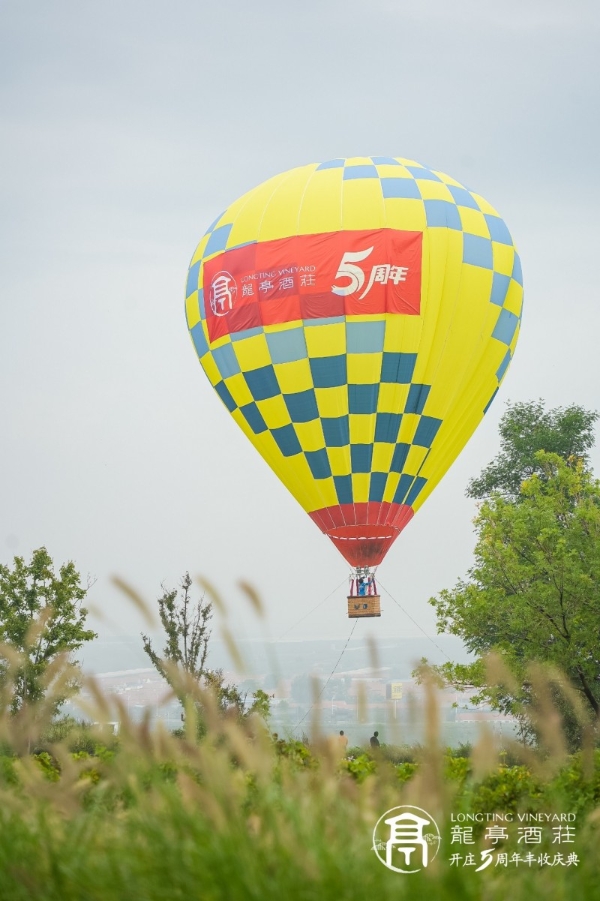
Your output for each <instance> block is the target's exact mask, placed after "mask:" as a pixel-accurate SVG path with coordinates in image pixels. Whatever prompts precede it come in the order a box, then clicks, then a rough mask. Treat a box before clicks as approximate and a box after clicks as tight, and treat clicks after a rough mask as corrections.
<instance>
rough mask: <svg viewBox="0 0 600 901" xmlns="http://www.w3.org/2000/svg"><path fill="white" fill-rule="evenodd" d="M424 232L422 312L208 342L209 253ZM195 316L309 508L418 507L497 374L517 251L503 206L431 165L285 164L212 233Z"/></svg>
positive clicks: (193, 271) (256, 434) (515, 319)
mask: <svg viewBox="0 0 600 901" xmlns="http://www.w3.org/2000/svg"><path fill="white" fill-rule="evenodd" d="M378 228H392V229H397V230H399V231H411V232H419V231H420V232H422V234H423V261H422V271H423V275H422V297H421V312H420V315H415V316H404V315H398V314H377V315H371V316H342V317H335V318H331V319H317V320H315V319H313V320H305V321H301V320H300V321H295V322H290V323H284V324H279V325H265V326H261V327H258V328H253V329H251V330H248V331H245V332H244V331H242V332H237V333H235V334H232V335H227V336H224V337H222V338H219V339H217V340H216V341H214V342H213V343H212V344H210V343H209V337H208V330H207V326H206V311H205V306H204V296H203V265H204V263H205V262H206V261H208V260H210V259H213V258H214V257H215V256H217V255H218V254H220V253H223V252H224V251H226V250H230V249H232V248H236V247H240V246H242V245H244V244H248V243H251V242H261V241H272V240H274V239H278V238H284V237H293V236H294V235H306V234H322V233H328V232H333V231H340V230H342V231H344V230H346V231H352V230H363V229H378ZM186 294H187V296H186V311H187V320H188V326H189V329H190V332H191V336H192V340H193V342H194V346H195V348H196V352H197V354H198V357H199V359H200V362H201V364H202V366H203V368H204V370H205V372H206V374H207V376H208V378H209V380H210V382H211V384H212V385H213V387H214V388H215V390H216V392H217V394H218V395H219V397H220V398H221V400H222V401H223V403H224V404H225V406H226V407H227V409H228V410H229V411H230V413H231V414H232V416H233V417H234V419H235V420H236V422H237V423H238V424H239V425H240V427H241V428H242V429H243V431H244V432H245V433H246V434H247V436H248V437H249V439H250V440H251V441H252V443H253V444H254V445H255V446H256V448H257V449H258V451H259V452H260V453H261V455H262V456H263V457H264V458H265V459H266V460H267V462H268V463H269V464H270V465H271V466H272V468H273V469H274V470H275V472H276V473H277V474H278V476H279V477H280V478H281V480H282V481H283V482H284V484H286V486H287V487H288V488H289V489H290V491H291V492H292V494H294V496H295V497H296V498H297V499H298V501H299V502H300V503H301V504H302V506H303V507H304V509H305V510H307V511H308V512H312V511H315V510H319V509H322V508H326V507H332V506H335V505H344V504H353V503H354V504H356V503H365V502H388V503H395V504H407V505H409V506H411V507H412V508H413V510H416V509H418V508H419V507H420V505H421V504H422V503H423V501H424V500H425V499H426V497H427V496H428V495H429V493H430V492H431V490H432V489H433V488H434V487H435V485H436V484H437V482H439V480H440V479H441V477H442V476H443V474H444V473H445V472H446V470H447V469H448V468H449V466H450V465H451V463H452V462H453V460H454V459H455V458H456V456H457V455H458V453H459V452H460V450H461V449H462V447H463V446H464V444H465V443H466V441H467V440H468V438H469V437H470V435H471V434H472V432H473V431H474V429H475V428H476V426H477V424H478V422H479V421H480V420H481V418H482V416H483V415H484V413H485V411H486V410H487V409H488V407H489V405H490V403H491V402H492V400H493V398H494V397H495V394H496V392H497V390H498V387H499V385H500V383H501V381H502V379H503V378H504V375H505V373H506V370H507V368H508V365H509V363H510V361H511V359H512V355H513V353H514V349H515V345H516V341H517V338H518V332H519V326H520V321H521V309H522V295H523V291H522V276H521V266H520V261H519V256H518V254H517V252H516V249H515V247H514V244H513V241H512V238H511V236H510V233H509V231H508V229H507V227H506V225H505V223H504V221H503V220H502V219H501V218H500V216H499V215H498V213H497V212H496V210H495V209H494V208H493V207H492V206H490V204H489V203H488V202H487V201H486V200H484V198H483V197H481V196H480V195H478V194H476V193H474V192H472V191H470V190H468V189H467V188H465V187H464V186H463V185H461V184H460V183H459V182H457V181H455V180H454V179H452V178H451V177H450V176H448V175H445V174H444V173H442V172H439V171H437V170H433V169H429V168H427V167H426V166H422V165H420V164H419V163H416V162H414V161H411V160H405V159H400V158H398V159H394V158H388V157H377V156H376V157H364V158H363V157H358V158H353V159H345V160H344V159H336V160H330V161H328V162H324V163H320V164H313V165H309V166H304V167H301V168H298V169H293V170H291V171H290V172H285V173H283V174H281V175H278V176H276V177H275V178H272V179H270V180H269V181H267V182H265V183H264V184H262V185H259V186H258V187H257V188H255V189H254V190H252V191H250V192H249V193H248V194H246V195H244V196H243V197H241V198H240V199H239V200H237V201H235V202H234V203H233V204H232V205H231V206H230V207H229V208H228V209H227V210H226V211H225V212H224V213H223V214H222V215H221V216H219V217H218V219H217V220H216V221H215V222H214V223H213V225H212V226H211V228H210V229H209V230H208V231H207V233H206V234H205V235H204V237H203V238H202V240H201V241H200V244H199V245H198V248H197V249H196V252H195V254H194V256H193V258H192V261H191V265H190V269H189V274H188V282H187V292H186Z"/></svg>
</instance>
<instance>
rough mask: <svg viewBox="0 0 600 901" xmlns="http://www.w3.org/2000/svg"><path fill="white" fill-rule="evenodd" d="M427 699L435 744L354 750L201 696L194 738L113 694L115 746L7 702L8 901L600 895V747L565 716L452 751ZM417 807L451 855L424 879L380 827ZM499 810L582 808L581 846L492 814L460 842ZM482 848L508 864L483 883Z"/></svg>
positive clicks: (577, 828)
mask: <svg viewBox="0 0 600 901" xmlns="http://www.w3.org/2000/svg"><path fill="white" fill-rule="evenodd" d="M428 704H429V706H428V711H427V713H428V735H427V740H426V744H425V746H423V747H419V748H412V749H407V748H403V749H402V748H389V747H387V748H386V747H382V748H381V749H380V750H379V751H378V753H377V754H376V755H374V754H371V753H366V752H364V751H362V750H361V749H352V750H351V752H350V753H349V755H348V757H342V754H341V749H340V746H339V744H338V743H337V742H336V741H335V740H333V739H325V738H323V739H320V738H319V734H318V724H317V723H313V730H312V734H313V736H314V737H313V740H312V741H311V742H310V744H309V745H307V744H305V743H302V742H298V741H284V740H274V738H273V736H272V735H271V733H270V732H269V730H268V727H267V726H266V725H265V723H264V721H263V720H262V719H260V718H259V717H258V716H255V717H253V718H250V719H246V720H242V721H240V720H239V719H237V718H235V717H231V716H227V715H223V713H222V711H221V709H220V707H219V704H218V701H216V702H213V701H212V699H211V696H210V695H209V694H207V693H202V692H201V691H200V690H198V695H197V698H196V704H189V705H188V715H187V720H186V732H185V734H184V735H183V736H179V737H178V736H175V735H171V734H169V733H167V732H166V731H164V730H163V729H161V728H156V729H151V728H150V727H149V724H148V723H143V724H141V725H134V724H133V723H131V722H130V721H129V720H128V718H127V714H126V710H125V709H124V708H123V707H122V705H120V704H119V702H118V699H113V700H108V699H106V698H103V697H102V696H101V695H100V694H99V693H98V692H96V707H95V710H94V711H93V713H94V714H95V718H96V719H98V720H101V721H104V722H106V721H109V720H119V721H120V723H121V729H120V734H119V736H118V737H116V738H113V737H108V736H107V735H102V734H101V733H98V732H94V730H90V729H89V728H87V729H81V728H71V729H69V730H64V732H65V733H66V734H63V735H62V736H61V735H60V732H59V733H58V734H57V730H56V729H54V734H52V733H49V732H48V721H47V718H49V717H50V715H51V713H50V710H51V705H50V704H48V705H47V706H46V708H44V709H42V708H40V706H39V705H38V706H36V707H26V708H24V709H22V710H21V711H20V712H19V714H18V715H16V716H14V715H10V713H9V709H8V707H6V708H5V712H4V715H3V717H2V720H1V723H0V739H1V741H2V744H3V752H4V753H3V756H2V758H1V765H0V874H1V878H0V899H2V901H3V899H7V901H8V899H10V901H21V899H22V901H31V899H56V901H58V899H60V901H70V899H73V901H81V899H98V901H104V899H120V898H135V899H136V901H138V899H139V901H145V899H148V901H150V899H157V901H158V899H161V901H164V899H178V898H186V899H188V898H201V899H211V901H213V899H214V901H220V899H224V901H225V899H227V901H237V899H240V901H241V899H244V901H246V899H257V901H258V899H261V901H264V899H270V898H277V899H298V901H300V899H302V901H309V899H310V901H314V899H319V901H320V899H323V901H326V899H329V898H332V899H333V898H335V899H349V901H350V899H357V901H358V899H361V901H362V899H364V898H367V897H373V898H378V899H382V901H385V899H388V898H389V899H391V898H394V899H398V898H414V897H421V896H422V897H427V898H435V899H455V898H456V899H458V898H460V899H478V898H485V899H501V898H505V897H507V896H508V895H509V894H510V896H511V898H513V899H515V901H518V899H521V898H525V897H527V898H532V897H533V898H537V897H540V898H541V897H544V898H545V899H562V898H569V899H586V901H587V899H590V901H593V899H596V898H600V879H599V878H598V877H599V875H600V872H599V871H600V861H599V859H598V855H597V852H596V848H597V844H598V838H599V834H598V829H599V828H600V813H599V807H600V753H599V752H598V751H597V750H595V749H594V748H593V747H591V746H590V747H587V748H586V749H584V750H583V751H582V752H580V753H578V754H576V755H567V754H566V753H565V751H564V742H563V739H562V736H561V733H560V730H559V728H558V725H557V723H554V724H552V723H551V717H549V718H548V728H547V730H546V733H545V745H544V747H542V748H541V749H540V750H537V751H532V750H531V749H527V748H523V747H519V746H517V745H515V746H513V747H512V748H510V749H508V750H505V751H504V752H501V751H499V750H498V749H497V748H495V747H494V744H493V740H492V738H491V736H489V735H488V736H486V735H483V736H482V738H481V740H480V741H479V742H478V744H477V745H476V746H475V747H474V748H472V749H468V748H462V749H459V750H458V751H454V752H448V751H447V750H444V749H443V748H440V747H439V746H438V743H437V736H438V732H437V720H436V704H435V697H434V695H433V690H432V691H431V692H430V699H429V702H428ZM45 711H46V713H45ZM197 711H201V716H202V718H203V721H204V723H203V725H204V728H203V729H202V730H198V726H197V722H196V715H197ZM89 712H90V713H92V711H91V710H90V711H89ZM199 731H200V732H203V733H204V735H203V737H202V738H201V739H198V738H197V735H198V733H199ZM57 739H59V740H57ZM400 804H411V805H416V806H418V807H421V808H424V809H425V810H426V811H427V812H428V813H429V814H430V815H432V816H433V817H435V819H436V821H437V823H438V825H439V827H440V831H441V833H442V842H441V846H440V851H439V854H438V856H437V858H436V859H435V860H434V861H433V863H432V864H431V865H430V866H429V867H428V868H427V869H426V870H423V871H421V872H420V873H417V874H414V875H403V874H399V873H395V872H392V871H390V870H388V869H386V867H385V866H383V865H382V863H381V862H380V861H379V860H378V859H377V856H376V854H375V852H374V851H373V850H372V847H373V839H372V834H373V828H374V826H375V823H376V821H377V820H378V819H379V817H380V816H381V815H382V814H383V813H384V812H385V811H387V810H389V809H390V808H393V807H396V806H398V805H400ZM495 811H496V812H502V813H504V814H506V813H512V814H517V813H519V812H520V813H521V814H523V813H527V812H530V813H539V812H546V813H549V814H560V813H571V814H575V816H576V819H575V820H574V821H572V822H571V824H570V826H571V828H572V829H573V834H572V835H571V838H572V839H573V840H572V841H568V842H567V843H562V842H557V841H556V828H557V827H556V825H554V824H552V823H550V824H547V825H546V826H544V827H543V828H542V833H541V836H540V842H539V843H537V844H528V845H527V846H525V845H524V844H523V841H521V842H519V832H518V829H519V827H520V826H521V825H522V824H520V823H519V822H518V821H517V822H515V823H513V824H512V826H511V827H510V829H509V830H508V832H509V837H508V839H507V840H501V841H500V842H499V843H497V844H496V845H494V844H492V843H491V842H490V840H489V839H486V838H485V831H486V828H487V827H486V824H485V823H484V822H477V821H475V822H472V823H471V824H470V828H472V830H473V831H472V833H471V834H469V833H467V837H468V838H469V842H468V843H466V844H465V843H463V842H457V841H456V835H453V830H454V833H456V823H457V822H459V821H460V819H461V815H463V814H483V815H485V814H488V813H493V812H495ZM461 828H462V827H461ZM453 837H454V839H455V840H454V841H453V840H452V839H453ZM464 837H465V836H464V835H463V838H464ZM471 841H472V842H473V843H472V844H471V843H470V842H471ZM483 848H492V849H494V862H493V864H491V865H490V866H487V867H486V868H485V869H484V870H482V871H480V872H475V870H476V866H479V865H480V863H481V860H482V857H481V850H482V849H483ZM457 852H458V853H459V857H460V860H455V863H451V862H450V861H451V858H452V855H453V854H456V853H457ZM497 852H498V853H504V854H506V855H507V861H508V862H507V864H506V865H504V864H503V863H500V864H499V865H496V862H495V861H496V857H497ZM528 852H529V853H530V858H529V862H523V860H526V854H527V853H528ZM531 852H534V855H533V856H534V860H533V861H532V860H531ZM467 854H472V855H473V861H474V862H473V863H470V862H469V861H470V858H468V857H467ZM515 854H518V855H519V856H520V859H521V861H520V862H519V860H518V859H515V858H513V855H515ZM573 854H575V855H576V862H571V863H567V861H568V860H569V859H570V858H569V855H571V859H572V855H573ZM544 855H546V856H545V857H544ZM557 855H558V857H557ZM501 859H502V858H501ZM538 860H540V861H542V862H541V863H540V862H538ZM465 861H466V863H465Z"/></svg>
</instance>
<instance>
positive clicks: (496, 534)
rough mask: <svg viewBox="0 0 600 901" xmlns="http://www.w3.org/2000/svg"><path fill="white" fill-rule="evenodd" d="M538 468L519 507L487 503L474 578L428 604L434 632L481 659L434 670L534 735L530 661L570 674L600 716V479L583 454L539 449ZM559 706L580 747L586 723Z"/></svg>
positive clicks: (501, 500)
mask: <svg viewBox="0 0 600 901" xmlns="http://www.w3.org/2000/svg"><path fill="white" fill-rule="evenodd" d="M535 467H536V469H537V470H538V472H536V473H535V474H534V475H532V476H531V477H530V478H529V479H527V480H526V481H524V482H523V483H522V485H521V489H520V493H519V495H518V503H515V502H513V501H512V500H509V499H507V498H505V497H502V496H501V495H499V494H497V495H493V496H492V497H491V498H490V499H489V500H488V501H486V502H484V503H483V505H482V507H481V509H480V511H479V514H478V516H477V518H476V520H475V528H476V533H477V544H476V547H475V565H474V566H473V568H472V569H471V570H470V571H469V576H468V579H466V580H461V581H459V582H458V584H457V585H456V587H455V588H453V589H451V590H445V591H442V592H441V593H440V595H439V596H438V597H437V598H432V599H431V600H430V603H431V604H432V605H433V606H434V607H435V610H436V614H437V621H438V632H450V633H451V634H453V635H458V636H460V637H461V638H462V639H463V641H464V643H465V645H466V647H467V648H468V650H469V651H471V652H472V653H473V654H474V655H475V659H474V661H473V662H471V663H469V664H465V665H461V664H454V663H448V664H444V665H442V666H440V667H437V668H436V669H437V671H438V673H440V674H441V675H442V676H443V677H444V678H445V679H446V680H447V681H448V682H450V683H451V684H453V685H455V686H456V687H458V688H466V687H469V686H470V687H475V688H476V689H478V695H477V699H478V700H480V701H488V702H490V703H491V704H492V706H493V707H495V708H496V709H498V710H501V711H503V712H505V713H511V714H515V715H517V717H518V718H519V721H520V724H521V732H522V735H523V736H524V737H527V736H529V737H530V738H531V737H534V736H535V734H536V729H535V726H534V725H533V724H532V721H531V719H530V717H529V715H528V707H529V705H530V704H531V702H532V701H533V700H534V698H533V688H532V684H531V679H530V676H529V672H530V665H531V663H532V662H535V663H537V664H539V665H541V666H545V667H547V668H550V667H551V668H552V669H553V671H554V668H557V669H559V670H561V671H562V672H563V673H564V674H566V677H567V679H568V683H569V685H570V687H571V688H572V689H574V690H575V691H576V693H577V696H579V697H580V699H581V700H582V702H583V705H584V706H585V708H587V710H588V713H589V716H590V719H591V721H592V722H594V723H595V724H596V725H597V723H598V719H599V714H600V636H599V630H598V623H599V622H600V483H599V482H598V481H597V480H596V479H594V478H593V477H592V475H591V473H590V472H589V471H588V470H586V469H585V467H584V465H583V462H582V461H581V460H580V461H579V462H577V463H576V464H567V463H566V462H565V461H564V460H563V459H562V458H561V457H560V456H558V455H556V454H547V453H544V452H543V451H540V452H538V453H537V454H536V455H535ZM490 652H496V653H498V654H499V655H501V658H502V660H503V661H504V662H505V663H506V665H507V666H508V668H509V670H510V672H511V673H512V674H513V677H514V683H513V684H512V685H511V684H501V685H498V684H489V683H488V680H487V675H486V667H485V665H484V658H485V656H486V655H487V654H489V653H490ZM508 681H509V682H510V680H508ZM559 695H560V692H559ZM562 709H563V712H564V713H565V715H566V717H567V720H568V719H569V716H571V721H569V722H568V723H567V725H568V726H569V729H570V740H571V744H572V746H574V745H576V744H577V743H578V741H579V740H580V737H581V736H580V727H578V726H577V722H576V720H574V719H573V718H572V715H571V714H569V713H568V705H567V704H566V703H564V702H563V703H562Z"/></svg>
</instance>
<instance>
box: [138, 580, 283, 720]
mask: <svg viewBox="0 0 600 901" xmlns="http://www.w3.org/2000/svg"><path fill="white" fill-rule="evenodd" d="M162 588H163V593H162V595H161V597H160V598H159V599H158V613H159V617H160V621H161V624H162V627H163V629H164V631H165V634H166V638H167V640H166V644H165V647H164V650H163V654H162V657H161V656H160V655H159V654H158V653H157V651H156V650H155V649H154V647H153V645H152V641H151V639H150V638H149V636H148V635H145V634H144V633H142V641H143V644H144V650H145V652H146V654H147V655H148V657H149V658H150V660H151V661H152V664H153V666H154V667H155V669H156V670H157V672H159V673H160V675H161V676H162V677H163V679H165V681H166V682H167V683H168V684H169V685H170V686H171V688H172V689H173V692H174V694H175V695H176V697H177V699H178V700H179V702H180V704H181V705H182V707H184V708H185V706H186V704H187V703H188V702H189V700H190V696H191V693H190V690H189V687H188V686H189V681H192V682H193V683H196V684H197V685H200V686H202V687H203V688H209V689H210V690H211V691H212V692H213V694H214V696H215V698H216V700H217V703H218V705H219V707H220V709H221V711H222V712H223V713H225V712H227V711H228V710H232V711H233V712H234V713H235V714H236V715H237V716H239V717H243V716H246V715H248V714H250V713H258V714H259V715H261V716H265V717H266V715H268V712H269V711H268V703H267V705H266V712H265V698H268V696H267V695H266V694H265V693H264V692H262V691H261V690H260V689H258V690H257V691H255V692H253V693H252V699H253V701H252V703H251V704H250V705H248V703H247V693H244V694H243V693H242V692H240V691H239V689H238V688H237V686H235V685H233V684H229V683H226V682H225V680H224V676H223V670H221V669H210V668H209V666H208V646H209V641H210V637H211V630H210V627H209V626H210V620H211V619H212V603H211V602H210V601H207V600H205V597H204V595H203V596H202V597H201V598H200V599H199V600H197V601H195V600H193V598H192V580H191V578H190V574H189V572H186V573H185V575H184V576H183V578H182V580H181V583H180V587H179V589H177V588H175V589H173V590H172V591H169V590H168V589H167V588H166V587H165V586H164V585H163V586H162ZM181 675H183V676H184V677H187V678H184V679H182V678H181ZM196 707H197V709H198V713H199V723H200V728H201V731H202V729H203V722H202V715H201V714H202V711H201V710H200V707H199V705H198V704H197V703H196Z"/></svg>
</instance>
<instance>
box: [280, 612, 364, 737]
mask: <svg viewBox="0 0 600 901" xmlns="http://www.w3.org/2000/svg"><path fill="white" fill-rule="evenodd" d="M357 622H358V619H355V620H354V623H353V624H352V629H351V630H350V635H349V636H348V640H347V641H346V644H345V645H344V649H343V650H342V653H341V654H340V656H339V657H338V659H337V662H336V664H335V666H334V667H333V669H332V670H331V672H330V673H329V676H328V677H327V681H326V682H325V684H324V685H323V688H322V689H321V691H320V692H319V694H318V695H317V697H316V698H315V700H314V701H313V702H312V704H311V705H310V707H309V708H308V710H307V711H306V713H305V714H304V716H303V717H302V719H301V720H299V721H298V722H297V723H296V725H295V726H294V728H293V729H292V732H295V731H296V729H297V728H298V726H301V725H302V723H303V722H304V720H305V719H306V717H307V716H308V714H309V713H310V712H311V710H313V708H314V707H316V705H317V704H318V703H319V701H320V700H321V698H322V697H323V692H324V691H325V689H326V688H327V686H328V685H329V683H330V681H331V679H332V677H333V674H334V673H335V671H336V669H337V668H338V666H339V665H340V661H341V659H342V657H343V656H344V654H345V653H346V648H347V647H348V645H349V644H350V639H351V638H352V636H353V635H354V630H355V629H356V624H357Z"/></svg>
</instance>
